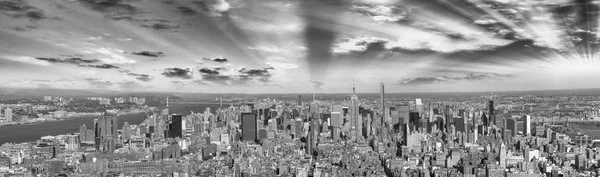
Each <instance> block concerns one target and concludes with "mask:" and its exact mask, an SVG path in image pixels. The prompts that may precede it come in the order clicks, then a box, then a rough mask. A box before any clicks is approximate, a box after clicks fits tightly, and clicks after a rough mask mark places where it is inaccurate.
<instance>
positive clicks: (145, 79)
mask: <svg viewBox="0 0 600 177" xmlns="http://www.w3.org/2000/svg"><path fill="white" fill-rule="evenodd" d="M119 72H120V73H125V74H127V75H128V76H133V77H135V79H137V80H139V81H142V82H149V81H151V80H153V79H154V77H152V76H150V75H148V74H138V73H133V72H131V71H129V70H122V71H119Z"/></svg>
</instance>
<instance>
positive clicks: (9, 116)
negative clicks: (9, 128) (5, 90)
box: [4, 108, 13, 122]
mask: <svg viewBox="0 0 600 177" xmlns="http://www.w3.org/2000/svg"><path fill="white" fill-rule="evenodd" d="M4 116H5V117H6V121H7V122H12V120H13V114H12V109H10V108H6V109H5V110H4Z"/></svg>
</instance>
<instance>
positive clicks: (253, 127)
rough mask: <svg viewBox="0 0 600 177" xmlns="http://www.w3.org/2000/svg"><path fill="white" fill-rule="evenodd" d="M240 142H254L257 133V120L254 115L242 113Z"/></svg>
mask: <svg viewBox="0 0 600 177" xmlns="http://www.w3.org/2000/svg"><path fill="white" fill-rule="evenodd" d="M241 119H242V121H241V122H242V141H245V142H254V141H256V133H257V123H256V122H257V120H256V114H253V113H242V118H241Z"/></svg>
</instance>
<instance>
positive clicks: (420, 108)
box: [415, 98, 423, 114]
mask: <svg viewBox="0 0 600 177" xmlns="http://www.w3.org/2000/svg"><path fill="white" fill-rule="evenodd" d="M415 106H416V109H417V112H418V113H419V114H421V113H423V101H421V98H417V99H416V100H415Z"/></svg>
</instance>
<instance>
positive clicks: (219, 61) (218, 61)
mask: <svg viewBox="0 0 600 177" xmlns="http://www.w3.org/2000/svg"><path fill="white" fill-rule="evenodd" d="M203 60H208V61H214V62H217V63H227V62H229V60H228V59H227V58H223V57H215V58H203Z"/></svg>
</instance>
